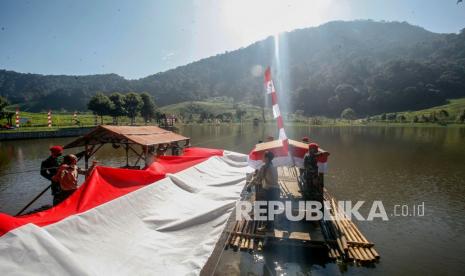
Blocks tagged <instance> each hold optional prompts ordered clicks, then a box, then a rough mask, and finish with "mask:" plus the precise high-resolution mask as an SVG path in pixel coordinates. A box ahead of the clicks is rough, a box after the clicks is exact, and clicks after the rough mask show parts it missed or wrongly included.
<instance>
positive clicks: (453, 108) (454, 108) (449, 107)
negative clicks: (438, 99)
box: [376, 98, 465, 122]
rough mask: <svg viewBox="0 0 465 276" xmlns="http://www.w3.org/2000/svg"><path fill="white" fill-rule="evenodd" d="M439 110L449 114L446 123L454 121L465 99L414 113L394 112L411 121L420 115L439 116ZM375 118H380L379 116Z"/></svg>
mask: <svg viewBox="0 0 465 276" xmlns="http://www.w3.org/2000/svg"><path fill="white" fill-rule="evenodd" d="M441 110H445V111H447V113H449V116H448V118H446V121H448V122H453V121H456V118H457V115H459V114H460V113H461V112H462V111H463V110H465V98H461V99H452V100H448V103H447V104H445V105H440V106H435V107H431V108H427V109H422V110H416V111H404V112H396V114H397V116H400V115H404V116H405V118H406V119H407V121H412V120H413V118H414V117H415V116H417V117H421V116H422V115H425V116H430V115H431V114H433V113H436V114H439V112H440V111H441ZM376 117H380V115H378V116H376Z"/></svg>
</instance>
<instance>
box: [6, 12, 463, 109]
mask: <svg viewBox="0 0 465 276" xmlns="http://www.w3.org/2000/svg"><path fill="white" fill-rule="evenodd" d="M274 45H275V43H274V40H273V38H272V37H269V38H267V39H265V40H263V41H259V42H256V43H254V44H252V45H250V46H248V47H246V48H241V49H239V50H236V51H232V52H227V53H224V54H221V55H217V56H214V57H210V58H206V59H202V60H200V61H197V62H194V63H191V64H188V65H185V66H180V67H177V68H175V69H172V70H169V71H166V72H162V73H158V74H155V75H151V76H148V77H145V78H141V79H138V80H126V79H124V78H122V77H120V76H118V75H115V74H109V75H93V76H43V75H34V74H20V73H16V72H11V71H0V94H1V95H3V96H6V97H7V98H8V99H9V100H10V101H11V102H13V103H15V102H16V103H23V105H24V107H25V108H29V110H31V111H38V110H42V109H48V108H52V109H68V110H73V109H81V110H82V109H85V104H86V102H87V100H88V98H89V97H90V96H91V95H93V94H95V93H96V92H99V91H102V92H115V91H118V92H128V91H138V92H142V91H146V92H149V93H151V94H152V95H154V97H155V100H156V102H157V104H158V105H159V106H163V105H168V104H175V103H179V102H185V101H201V100H205V99H208V98H212V97H219V96H224V97H230V98H233V99H234V100H235V101H236V102H245V103H250V104H254V105H258V106H259V105H262V104H263V102H264V100H263V96H264V92H263V88H262V83H263V82H262V76H261V74H257V73H256V72H257V70H256V69H257V68H258V67H257V66H266V65H273V57H274V52H275V49H274V47H275V46H274ZM280 52H281V53H282V60H283V61H285V64H287V66H286V70H285V72H284V73H285V74H284V73H283V72H282V71H281V72H280V74H282V76H284V75H286V77H283V78H276V82H277V83H278V84H281V85H282V84H284V87H285V88H286V89H285V91H279V92H280V93H286V94H287V96H288V98H289V101H290V105H289V106H290V107H292V109H293V111H295V110H302V111H304V112H305V113H306V114H307V115H327V116H339V114H340V113H341V111H342V110H343V109H345V108H347V107H351V108H353V109H354V110H355V111H356V113H357V114H359V115H371V114H380V113H383V112H396V111H402V110H417V109H423V108H428V107H431V106H436V105H440V104H443V103H445V99H447V98H458V97H465V78H464V76H465V32H461V33H460V34H436V33H432V32H429V31H426V30H424V29H422V28H420V27H416V26H412V25H409V24H407V23H399V22H373V21H353V22H330V23H327V24H324V25H322V26H319V27H315V28H307V29H301V30H296V31H293V32H289V33H285V34H283V35H281V36H280ZM273 69H275V67H273ZM254 72H255V74H254ZM258 72H259V70H258ZM280 76H281V75H280ZM279 82H281V83H279Z"/></svg>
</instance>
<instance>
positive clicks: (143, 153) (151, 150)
mask: <svg viewBox="0 0 465 276" xmlns="http://www.w3.org/2000/svg"><path fill="white" fill-rule="evenodd" d="M189 141H190V138H188V137H184V136H182V135H179V134H177V133H174V132H172V131H168V130H165V129H162V128H159V127H156V126H110V125H100V126H98V127H96V128H95V129H93V130H92V131H91V132H89V133H88V134H86V135H84V136H81V137H79V138H77V139H76V140H74V141H73V142H71V143H69V144H67V145H65V146H64V148H65V149H69V148H76V147H84V151H83V152H82V153H81V154H80V155H81V157H82V156H83V157H84V160H85V167H86V169H88V168H89V159H90V157H91V156H92V155H94V154H95V153H96V152H97V151H98V150H99V149H100V148H101V147H102V146H103V145H105V144H112V145H113V147H115V148H119V147H120V146H123V147H124V148H125V150H126V167H128V168H130V167H136V166H138V163H139V161H140V160H141V159H144V161H145V165H146V166H147V165H149V164H150V161H151V159H152V158H153V156H154V155H155V154H159V152H160V151H161V152H166V151H167V150H168V149H171V151H172V154H173V155H176V154H177V151H179V149H180V147H181V146H183V147H187V146H189ZM182 142H184V145H179V143H182ZM129 151H132V152H134V153H135V154H136V155H137V156H138V159H137V161H136V162H135V164H134V166H129Z"/></svg>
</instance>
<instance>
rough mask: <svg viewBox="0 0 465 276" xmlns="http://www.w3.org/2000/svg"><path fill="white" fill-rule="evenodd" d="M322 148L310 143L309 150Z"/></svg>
mask: <svg viewBox="0 0 465 276" xmlns="http://www.w3.org/2000/svg"><path fill="white" fill-rule="evenodd" d="M319 147H320V146H318V144H317V143H310V144H308V148H309V149H318V148H319Z"/></svg>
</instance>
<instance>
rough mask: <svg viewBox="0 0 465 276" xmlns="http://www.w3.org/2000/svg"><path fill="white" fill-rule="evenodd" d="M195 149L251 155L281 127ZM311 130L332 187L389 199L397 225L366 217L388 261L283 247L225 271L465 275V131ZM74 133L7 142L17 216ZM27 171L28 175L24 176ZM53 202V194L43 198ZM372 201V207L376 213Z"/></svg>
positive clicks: (235, 260)
mask: <svg viewBox="0 0 465 276" xmlns="http://www.w3.org/2000/svg"><path fill="white" fill-rule="evenodd" d="M180 132H181V133H182V134H184V135H186V136H190V137H191V138H192V141H193V145H194V146H202V147H213V148H224V149H229V150H233V151H238V152H243V153H247V152H248V151H249V150H250V149H251V148H252V146H253V145H254V144H255V143H256V142H257V141H258V140H261V139H263V138H264V137H266V136H268V135H269V134H271V133H274V132H275V130H274V127H273V126H270V127H268V128H267V127H261V126H260V127H253V126H250V125H244V126H233V127H230V126H188V127H184V128H182V129H181V130H180ZM288 135H289V136H290V137H293V138H296V139H299V138H300V137H302V136H310V137H311V138H312V139H314V140H315V141H317V142H318V143H319V144H320V145H321V146H322V147H323V148H324V149H326V150H328V151H330V152H331V157H330V163H329V164H330V170H329V173H328V175H327V176H326V186H327V188H328V189H329V190H330V191H331V192H332V193H333V195H335V196H336V197H337V199H339V200H354V201H356V200H364V201H366V202H367V203H370V202H373V201H374V200H382V202H383V204H384V206H385V208H386V211H387V213H388V215H389V221H381V220H379V219H378V220H375V221H372V222H357V224H358V225H359V228H360V229H361V230H362V232H363V233H364V234H365V236H366V237H367V238H368V239H369V240H370V241H373V242H374V243H375V244H376V249H377V250H378V252H379V253H380V255H381V261H380V263H378V264H375V266H374V267H371V268H362V267H357V266H340V265H338V264H335V263H328V264H324V263H321V262H320V261H319V258H318V257H317V256H314V255H312V254H314V253H312V252H308V251H301V250H298V249H283V250H281V251H279V252H269V253H267V254H266V255H265V256H263V255H251V254H248V253H239V252H232V251H225V252H224V253H223V255H222V258H221V260H220V263H219V265H218V268H217V273H218V274H220V273H221V274H224V273H228V274H242V275H261V274H270V275H272V274H282V275H296V274H298V275H299V274H300V275H305V274H312V275H326V274H336V275H337V274H349V275H352V274H357V275H358V274H366V275H368V274H370V275H371V274H379V275H419V274H422V275H463V272H464V271H465V258H464V257H463V253H464V252H465V251H464V248H465V236H464V235H465V215H464V212H465V128H409V127H405V128H400V127H386V128H384V127H341V128H330V127H321V128H310V127H292V128H288ZM71 140H73V139H72V138H71V139H68V138H67V139H50V140H25V141H15V142H1V143H0V175H1V176H2V177H1V178H0V212H6V213H10V214H13V213H15V212H17V211H18V210H19V209H21V207H23V206H24V205H25V204H26V203H27V202H28V201H29V200H30V199H31V198H33V197H34V196H35V195H36V194H37V193H38V192H39V191H40V190H42V189H43V188H45V187H46V186H47V185H48V183H47V181H46V180H44V179H43V178H41V177H40V175H39V171H38V169H39V166H40V162H41V160H42V159H44V158H46V157H47V154H48V150H47V149H48V148H49V147H50V146H51V145H55V144H65V143H67V142H69V141H71ZM96 158H97V159H98V160H100V161H101V162H102V164H104V165H108V166H116V165H120V164H123V163H124V160H125V157H124V152H123V151H122V150H118V151H115V150H113V149H112V148H111V147H107V148H103V149H102V150H101V151H99V152H98V153H97V156H96ZM17 172H22V173H17ZM50 202H51V196H50V194H49V193H47V195H45V196H43V197H42V198H41V199H40V200H39V201H38V202H37V203H36V204H35V207H39V206H41V205H44V204H49V203H50ZM423 202H424V206H425V214H424V216H421V217H420V216H407V217H396V216H391V214H393V212H394V205H397V204H400V205H408V206H409V207H410V209H411V208H413V206H414V205H418V204H421V203H423ZM370 206H371V205H368V204H365V205H364V206H363V207H362V208H361V213H362V214H363V215H365V216H366V214H368V210H369V207H370Z"/></svg>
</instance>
